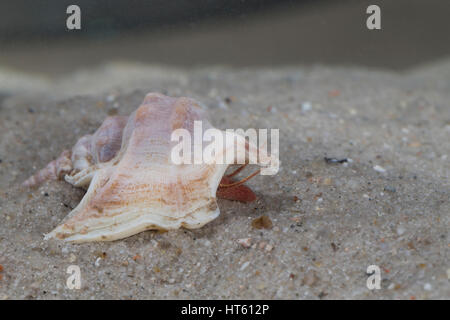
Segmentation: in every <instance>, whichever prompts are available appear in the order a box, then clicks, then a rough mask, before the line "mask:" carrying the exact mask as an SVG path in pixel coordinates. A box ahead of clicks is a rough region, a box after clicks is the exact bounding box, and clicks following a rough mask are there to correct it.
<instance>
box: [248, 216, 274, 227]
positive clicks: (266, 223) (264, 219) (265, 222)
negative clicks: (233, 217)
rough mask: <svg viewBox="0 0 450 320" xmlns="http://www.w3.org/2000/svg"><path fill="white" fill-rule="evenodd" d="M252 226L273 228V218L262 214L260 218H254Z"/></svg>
mask: <svg viewBox="0 0 450 320" xmlns="http://www.w3.org/2000/svg"><path fill="white" fill-rule="evenodd" d="M252 227H253V228H255V229H271V228H272V220H270V218H269V217H268V216H261V217H259V218H256V219H253V221H252Z"/></svg>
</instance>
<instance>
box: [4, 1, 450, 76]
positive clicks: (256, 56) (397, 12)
mask: <svg viewBox="0 0 450 320" xmlns="http://www.w3.org/2000/svg"><path fill="white" fill-rule="evenodd" d="M70 4H76V5H78V6H79V7H80V8H81V26H82V29H81V30H73V31H69V30H67V28H66V19H67V17H68V15H67V14H66V8H67V7H68V6H69V5H70ZM370 4H377V5H379V6H380V7H381V24H382V30H373V31H371V30H368V29H367V28H366V19H367V17H368V15H367V14H366V8H367V6H368V5H370ZM447 57H450V1H448V0H381V1H378V0H371V1H366V0H340V1H337V0H298V1H294V0H199V1H189V0H171V1H168V0H148V1H143V0H128V1H119V0H70V1H66V0H34V1H29V0H14V1H13V0H7V1H2V2H0V67H7V68H12V69H18V70H23V71H28V72H38V73H46V74H51V75H58V74H62V73H66V72H70V71H72V70H75V69H78V68H87V67H92V66H96V65H98V64H101V63H105V62H108V61H117V60H120V61H138V62H145V63H153V64H168V65H177V66H187V67H190V66H199V65H200V66H201V65H211V64H219V65H228V66H238V67H241V66H264V67H270V66H282V65H294V64H295V65H311V64H327V65H339V66H342V65H360V66H361V65H362V66H368V67H377V68H383V69H394V70H405V69H408V68H411V67H414V66H417V65H421V64H425V63H431V62H433V61H436V60H439V59H444V58H447Z"/></svg>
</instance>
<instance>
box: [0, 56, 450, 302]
mask: <svg viewBox="0 0 450 320" xmlns="http://www.w3.org/2000/svg"><path fill="white" fill-rule="evenodd" d="M0 80H1V83H2V85H1V86H0V160H1V162H0V265H1V266H2V271H1V272H0V298H3V299H35V298H38V299H66V298H71V299H91V298H98V299H104V298H108V299H164V298H175V299H178V298H180V299H182V298H189V299H191V298H194V299H195V298H203V299H211V298H214V299H222V298H225V299H227V298H233V299H304V298H306V299H350V298H356V299H391V298H394V299H427V298H437V299H449V298H450V286H449V282H448V281H449V277H450V264H449V245H450V244H449V232H448V231H449V213H450V203H449V195H450V184H449V169H450V160H449V159H450V62H449V61H442V62H440V63H438V64H436V65H431V66H427V67H422V68H419V69H415V70H410V71H409V72H405V73H401V74H400V73H391V72H387V71H378V70H368V69H362V68H356V67H355V68H344V67H342V68H328V67H320V66H317V67H310V68H305V67H289V68H288V67H286V68H277V69H256V68H255V69H248V70H247V69H240V70H237V69H227V68H222V67H211V68H201V69H174V68H169V67H164V66H146V65H136V64H119V63H115V64H109V65H106V66H104V67H101V68H99V69H96V70H89V71H80V72H76V73H74V74H70V75H68V76H65V77H62V78H58V79H56V80H55V79H48V78H41V77H36V76H32V75H26V74H17V73H15V72H12V71H8V70H0ZM155 91H156V92H162V93H165V94H167V95H172V96H189V97H192V98H195V99H196V100H198V101H200V102H202V103H203V104H204V105H205V107H206V108H207V109H208V113H209V117H210V120H211V122H212V123H213V125H215V126H216V127H218V128H221V129H225V128H244V129H245V128H269V129H270V128H278V129H280V161H281V167H280V171H279V173H278V174H277V175H276V176H257V177H255V178H253V179H252V180H251V181H249V182H248V185H249V186H251V188H252V189H253V190H254V191H255V192H256V194H257V196H258V200H257V201H256V202H253V203H250V204H244V203H238V202H231V201H227V200H219V207H220V210H221V214H220V216H219V217H218V218H217V219H216V220H214V221H213V222H211V223H209V224H207V225H206V226H204V227H203V228H201V229H198V230H183V229H181V230H175V231H170V232H166V233H158V232H152V231H148V232H143V233H140V234H138V235H135V236H133V237H130V238H127V239H125V240H120V241H115V242H109V243H108V242H107V243H88V244H78V245H73V244H68V243H64V242H58V241H44V240H43V234H44V233H47V232H49V231H50V230H52V229H53V228H54V227H55V226H56V225H58V223H59V222H60V221H61V220H62V219H63V218H64V217H65V216H66V215H67V213H68V212H70V210H71V209H72V208H73V207H75V206H76V205H77V204H78V202H79V201H80V199H81V198H82V196H83V194H84V191H83V190H80V189H76V188H74V187H72V186H71V185H69V184H67V183H65V182H62V181H52V182H47V183H45V184H44V185H42V186H40V187H39V188H36V189H24V188H21V187H20V183H21V182H22V181H24V180H25V179H26V178H27V177H28V176H29V175H31V174H32V173H33V172H34V171H35V170H36V169H38V168H41V167H42V166H44V165H45V164H46V163H47V162H49V161H50V160H52V159H53V158H55V157H56V156H57V155H58V154H59V153H60V152H61V151H62V150H63V149H65V148H70V147H71V146H72V145H73V144H74V143H75V142H76V140H77V139H78V138H79V137H81V136H82V135H84V134H87V133H92V132H94V131H95V130H96V128H97V127H98V126H99V125H100V124H101V122H102V121H103V119H104V118H105V117H106V116H107V115H111V114H122V115H128V114H130V113H131V112H132V111H133V110H135V109H136V108H137V106H138V105H139V104H140V102H141V101H142V99H143V98H144V96H145V94H146V93H147V92H155ZM324 158H334V159H338V160H343V159H346V161H345V160H344V161H342V163H334V162H333V161H325V160H324ZM261 216H267V217H268V218H269V219H270V220H271V222H272V227H271V228H269V229H264V228H263V229H257V228H254V225H255V224H253V226H252V221H253V220H254V219H256V218H259V217H261ZM243 238H250V240H249V241H250V247H248V248H246V247H244V246H243V245H241V244H240V243H238V241H237V240H238V239H243ZM70 265H78V266H79V267H80V270H81V279H82V286H81V289H79V290H70V289H68V288H67V286H66V279H67V277H68V276H69V275H68V274H67V273H66V271H67V267H68V266H70ZM369 265H377V266H379V267H380V270H381V279H382V280H381V289H379V290H369V289H368V288H367V286H366V281H367V278H368V275H367V274H366V272H367V267H368V266H369Z"/></svg>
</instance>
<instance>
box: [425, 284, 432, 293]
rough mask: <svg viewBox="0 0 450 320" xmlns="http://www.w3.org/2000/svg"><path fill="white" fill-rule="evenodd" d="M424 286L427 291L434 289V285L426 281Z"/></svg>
mask: <svg viewBox="0 0 450 320" xmlns="http://www.w3.org/2000/svg"><path fill="white" fill-rule="evenodd" d="M423 288H424V289H425V290H427V291H431V289H433V286H432V285H431V284H429V283H425V285H424V286H423Z"/></svg>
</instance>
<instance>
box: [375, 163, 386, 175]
mask: <svg viewBox="0 0 450 320" xmlns="http://www.w3.org/2000/svg"><path fill="white" fill-rule="evenodd" d="M373 170H375V171H376V172H380V173H384V172H386V169H385V168H383V167H381V166H379V165H376V166H375V167H373Z"/></svg>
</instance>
